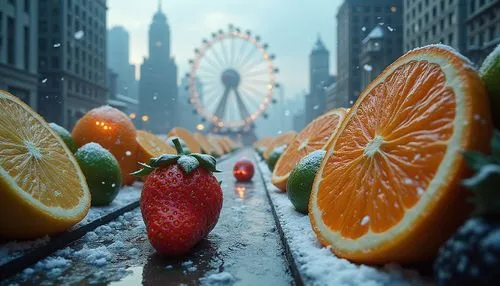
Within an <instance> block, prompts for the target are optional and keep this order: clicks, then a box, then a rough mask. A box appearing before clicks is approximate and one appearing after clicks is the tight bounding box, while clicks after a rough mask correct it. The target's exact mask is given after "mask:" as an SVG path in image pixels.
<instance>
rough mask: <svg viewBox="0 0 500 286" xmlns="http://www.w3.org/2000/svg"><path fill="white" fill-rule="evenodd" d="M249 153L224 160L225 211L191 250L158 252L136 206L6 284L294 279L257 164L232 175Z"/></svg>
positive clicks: (265, 282) (288, 281) (218, 282)
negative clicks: (245, 173) (249, 175)
mask: <svg viewBox="0 0 500 286" xmlns="http://www.w3.org/2000/svg"><path fill="white" fill-rule="evenodd" d="M243 157H246V158H247V159H250V160H254V156H253V153H252V151H251V150H250V149H245V150H243V151H240V152H237V153H236V154H234V155H232V156H231V157H230V158H228V159H227V160H225V161H223V162H221V163H220V164H219V165H218V169H219V170H222V171H223V172H222V173H218V174H217V177H218V179H219V180H222V189H223V192H224V205H223V209H222V213H221V216H220V219H219V222H218V224H217V226H216V227H215V228H214V230H213V231H212V232H211V233H210V234H209V235H208V237H207V238H205V239H204V240H203V241H201V242H200V244H199V245H198V246H197V247H196V248H195V249H194V250H193V251H192V252H191V253H190V254H189V255H186V256H183V257H179V258H168V257H163V256H161V255H158V254H157V253H156V252H155V250H154V249H153V248H152V246H151V245H150V244H149V241H148V240H147V236H146V231H145V227H144V223H143V221H142V218H141V215H140V210H139V209H138V208H136V209H134V210H133V211H131V212H128V213H125V214H123V215H121V216H120V217H118V218H117V219H115V220H114V221H112V222H110V223H108V224H106V225H103V226H100V227H98V228H96V229H95V230H94V231H91V232H89V233H87V234H86V235H85V236H84V237H82V238H81V239H79V240H77V241H75V242H73V243H72V244H70V245H69V247H67V248H65V249H62V250H59V251H58V252H56V253H55V254H54V255H52V256H50V257H48V258H46V259H44V260H42V261H40V262H38V263H37V264H35V265H33V266H32V267H30V268H28V269H25V270H24V271H23V272H22V273H20V274H18V275H16V276H14V277H11V278H10V279H8V280H7V281H3V282H0V284H2V285H3V284H10V283H16V284H20V285H44V284H47V285H49V284H58V285H59V284H82V285H85V284H89V283H92V284H102V285H106V284H110V285H137V284H141V283H142V284H144V285H180V284H185V285H198V284H206V285H233V284H234V285H257V284H259V283H263V285H291V284H293V281H294V280H293V278H292V275H291V274H290V269H289V266H288V265H289V264H288V263H287V261H286V259H285V254H284V248H283V245H282V243H281V240H280V236H279V233H278V231H277V230H276V224H275V221H274V218H273V215H272V213H271V207H270V205H269V202H268V200H267V197H266V192H265V188H264V182H263V181H262V177H261V175H260V174H259V173H258V172H260V171H259V168H256V174H255V176H254V179H253V182H251V183H237V182H235V179H234V178H233V176H232V173H231V171H232V167H233V164H234V163H235V162H236V161H237V160H239V159H242V158H243Z"/></svg>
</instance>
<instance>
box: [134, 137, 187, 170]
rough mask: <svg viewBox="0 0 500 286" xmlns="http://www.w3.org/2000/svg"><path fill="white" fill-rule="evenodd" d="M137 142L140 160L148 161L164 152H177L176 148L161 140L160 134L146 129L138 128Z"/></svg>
mask: <svg viewBox="0 0 500 286" xmlns="http://www.w3.org/2000/svg"><path fill="white" fill-rule="evenodd" d="M136 140H137V144H138V146H139V148H138V152H137V153H138V154H137V156H138V157H137V159H138V161H139V162H143V163H146V164H147V163H148V162H149V160H150V159H151V158H155V157H158V156H160V155H163V154H177V152H176V151H175V149H174V148H172V147H171V146H170V145H168V144H167V143H166V142H165V141H163V140H161V139H160V138H159V137H158V136H156V135H154V134H151V133H149V132H147V131H144V130H137V137H136Z"/></svg>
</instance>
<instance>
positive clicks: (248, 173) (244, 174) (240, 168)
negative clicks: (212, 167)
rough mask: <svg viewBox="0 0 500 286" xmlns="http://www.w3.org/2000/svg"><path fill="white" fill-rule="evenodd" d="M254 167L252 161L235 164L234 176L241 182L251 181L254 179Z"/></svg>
mask: <svg viewBox="0 0 500 286" xmlns="http://www.w3.org/2000/svg"><path fill="white" fill-rule="evenodd" d="M253 173H254V167H253V163H252V161H250V160H247V159H243V160H239V161H238V162H236V163H235V164H234V168H233V175H234V177H235V178H236V180H238V181H239V182H247V181H250V180H251V179H252V177H253Z"/></svg>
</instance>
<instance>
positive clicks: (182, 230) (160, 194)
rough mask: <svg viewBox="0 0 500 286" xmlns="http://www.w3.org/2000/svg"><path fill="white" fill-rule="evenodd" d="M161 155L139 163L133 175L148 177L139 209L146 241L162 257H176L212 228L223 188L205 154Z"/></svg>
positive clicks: (214, 163) (175, 142) (209, 157)
mask: <svg viewBox="0 0 500 286" xmlns="http://www.w3.org/2000/svg"><path fill="white" fill-rule="evenodd" d="M173 142H174V145H175V148H176V150H177V152H178V154H179V155H172V154H164V155H162V156H159V157H157V158H153V159H151V160H150V162H149V164H141V165H142V166H143V168H142V169H141V170H139V171H137V172H135V173H134V175H136V176H145V175H148V176H147V179H146V182H145V183H144V187H143V190H142V195H141V200H140V207H141V212H142V217H143V219H144V223H145V224H146V230H147V233H148V238H149V241H150V242H151V244H152V245H153V247H154V248H155V249H156V250H157V251H158V252H160V253H162V254H165V255H171V256H177V255H182V254H185V253H187V252H189V250H191V249H192V248H193V247H194V246H195V245H196V244H197V243H198V242H199V241H200V240H202V239H203V238H204V237H205V236H207V234H208V233H209V232H210V231H211V230H212V229H213V228H214V227H215V225H216V223H217V220H218V219H219V215H220V211H221V209H222V189H221V187H220V184H219V182H218V181H217V179H216V178H215V176H214V175H213V173H212V172H217V170H216V161H215V158H214V157H212V156H210V155H206V154H198V153H191V154H184V153H183V152H184V150H183V148H182V146H181V144H180V142H179V140H178V139H174V140H173Z"/></svg>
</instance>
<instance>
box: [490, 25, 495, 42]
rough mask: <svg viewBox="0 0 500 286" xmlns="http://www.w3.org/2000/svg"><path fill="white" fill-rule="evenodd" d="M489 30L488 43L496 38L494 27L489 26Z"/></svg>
mask: <svg viewBox="0 0 500 286" xmlns="http://www.w3.org/2000/svg"><path fill="white" fill-rule="evenodd" d="M489 30H490V41H493V40H494V39H495V36H496V26H495V25H491V26H490V29H489Z"/></svg>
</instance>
